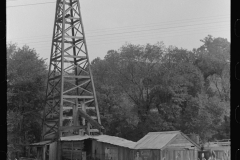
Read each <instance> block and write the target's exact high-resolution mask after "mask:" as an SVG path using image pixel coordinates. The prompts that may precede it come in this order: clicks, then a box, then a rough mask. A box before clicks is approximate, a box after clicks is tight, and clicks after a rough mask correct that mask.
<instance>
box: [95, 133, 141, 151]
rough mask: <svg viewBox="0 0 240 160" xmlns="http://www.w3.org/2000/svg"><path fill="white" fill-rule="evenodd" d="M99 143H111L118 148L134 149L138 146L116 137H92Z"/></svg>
mask: <svg viewBox="0 0 240 160" xmlns="http://www.w3.org/2000/svg"><path fill="white" fill-rule="evenodd" d="M92 138H94V139H96V140H97V141H99V142H104V143H109V144H113V145H116V146H121V147H127V148H131V149H133V148H134V146H135V145H136V142H133V141H129V140H126V139H123V138H119V137H115V136H108V135H99V136H94V137H92Z"/></svg>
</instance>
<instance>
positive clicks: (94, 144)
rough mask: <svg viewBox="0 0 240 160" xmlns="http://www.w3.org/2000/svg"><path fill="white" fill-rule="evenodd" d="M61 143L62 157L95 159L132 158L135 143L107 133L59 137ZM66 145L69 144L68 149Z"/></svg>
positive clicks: (116, 159) (129, 159) (130, 159)
mask: <svg viewBox="0 0 240 160" xmlns="http://www.w3.org/2000/svg"><path fill="white" fill-rule="evenodd" d="M61 143H62V147H63V148H62V156H63V159H65V158H66V159H74V160H75V159H78V160H87V159H90V158H92V159H95V160H97V159H98V160H132V159H133V157H134V156H133V152H134V151H133V148H134V146H135V144H136V143H135V142H132V141H129V140H126V139H123V138H119V137H115V136H108V135H98V136H87V135H86V136H80V135H79V136H69V137H61ZM64 146H65V147H64ZM67 146H69V147H68V149H67V148H66V147H67ZM74 146H75V147H74ZM80 146H81V147H80ZM71 147H72V148H71ZM79 147H80V148H79ZM77 148H78V149H77ZM77 152H78V153H77Z"/></svg>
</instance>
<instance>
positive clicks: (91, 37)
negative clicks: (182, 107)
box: [30, 24, 219, 43]
mask: <svg viewBox="0 0 240 160" xmlns="http://www.w3.org/2000/svg"><path fill="white" fill-rule="evenodd" d="M197 25H198V24H197ZM186 26H188V25H186ZM186 26H181V27H186ZM191 26H193V25H191ZM198 27H202V26H198ZM206 27H207V28H206V29H209V27H214V28H216V27H215V26H206ZM218 27H219V26H218ZM169 28H173V29H179V28H178V26H177V27H168V28H158V30H161V29H169ZM201 29H205V28H201ZM154 30H156V29H154ZM185 30H187V31H189V29H183V30H180V31H181V32H182V31H185ZM148 31H149V30H148ZM150 31H152V30H150ZM178 31H179V30H178ZM139 32H141V31H138V32H121V35H120V38H121V37H124V38H126V37H127V35H124V36H123V35H122V34H125V33H127V34H128V35H129V33H130V36H132V35H131V34H132V33H133V34H134V33H139ZM165 32H172V30H170V31H165ZM165 32H161V33H165ZM142 34H148V33H141V35H142ZM115 35H119V33H113V34H104V35H94V36H86V38H87V39H88V38H90V39H97V38H100V39H101V40H102V39H103V38H102V37H101V36H114V37H116V36H115ZM99 36H100V37H99ZM104 38H106V37H104ZM48 39H49V41H48V42H51V38H50V37H48ZM37 42H47V41H37ZM37 42H36V43H37ZM30 43H35V42H30Z"/></svg>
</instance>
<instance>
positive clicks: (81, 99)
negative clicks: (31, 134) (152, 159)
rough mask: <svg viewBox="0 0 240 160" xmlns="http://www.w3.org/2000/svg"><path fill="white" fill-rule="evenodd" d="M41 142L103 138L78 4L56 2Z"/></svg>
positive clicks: (72, 0) (76, 0) (76, 1)
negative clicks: (74, 137) (72, 136)
mask: <svg viewBox="0 0 240 160" xmlns="http://www.w3.org/2000/svg"><path fill="white" fill-rule="evenodd" d="M43 115H44V117H43V132H42V141H46V140H52V141H54V140H58V139H59V138H60V137H66V136H70V135H84V134H88V135H95V134H101V132H102V129H103V127H102V126H101V120H100V115H99V108H98V103H97V98H96V92H95V87H94V82H93V77H92V73H91V68H90V61H89V56H88V50H87V44H86V37H85V33H84V28H83V22H82V17H81V12H80V3H79V0H57V1H56V10H55V20H54V28H53V36H52V46H51V56H50V63H49V73H48V80H47V91H46V103H45V108H44V114H43Z"/></svg>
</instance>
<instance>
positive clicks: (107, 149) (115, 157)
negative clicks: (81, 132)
mask: <svg viewBox="0 0 240 160" xmlns="http://www.w3.org/2000/svg"><path fill="white" fill-rule="evenodd" d="M92 156H93V157H94V158H99V159H100V160H108V159H110V158H112V160H133V150H132V149H129V148H125V147H120V146H115V145H112V144H108V143H103V142H98V141H96V140H93V141H92Z"/></svg>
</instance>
